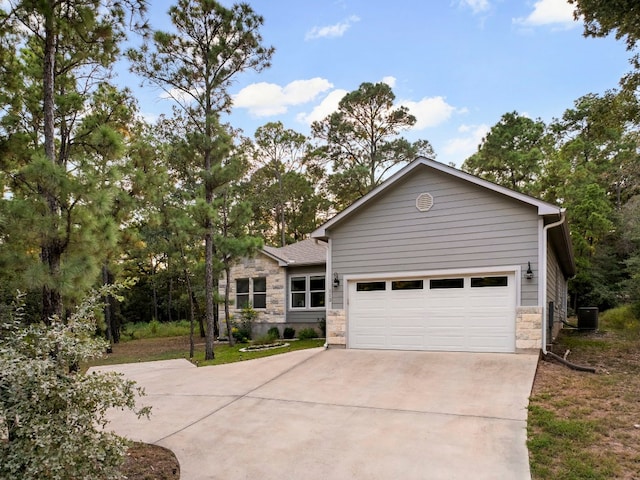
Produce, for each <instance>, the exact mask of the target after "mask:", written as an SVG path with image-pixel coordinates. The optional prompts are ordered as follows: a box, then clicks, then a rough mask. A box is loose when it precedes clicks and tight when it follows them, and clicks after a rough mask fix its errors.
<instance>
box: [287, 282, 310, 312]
mask: <svg viewBox="0 0 640 480" xmlns="http://www.w3.org/2000/svg"><path fill="white" fill-rule="evenodd" d="M306 292H307V277H291V308H305V307H306V306H307V304H306V299H307V293H306Z"/></svg>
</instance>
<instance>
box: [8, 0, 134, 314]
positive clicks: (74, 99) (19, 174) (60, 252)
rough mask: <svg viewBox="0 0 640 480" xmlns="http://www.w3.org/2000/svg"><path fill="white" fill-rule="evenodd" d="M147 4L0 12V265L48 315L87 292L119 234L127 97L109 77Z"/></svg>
mask: <svg viewBox="0 0 640 480" xmlns="http://www.w3.org/2000/svg"><path fill="white" fill-rule="evenodd" d="M7 7H10V8H7ZM5 9H6V10H5ZM144 11H145V2H144V1H142V0H131V1H108V0H73V1H65V2H33V1H26V0H25V1H15V2H11V3H10V4H6V3H4V4H3V6H2V7H1V8H0V17H1V18H2V22H1V24H0V29H1V32H0V33H1V35H0V37H1V38H2V42H0V57H2V58H5V57H6V58H7V59H9V58H11V60H10V61H8V62H6V63H4V62H3V66H2V68H0V99H2V114H1V117H0V151H1V155H0V156H1V157H2V162H0V170H1V171H2V177H1V180H0V182H2V183H3V186H4V187H5V196H4V198H3V201H2V202H1V203H2V205H0V209H1V210H2V214H4V215H6V218H7V219H9V220H10V221H9V223H8V224H6V225H5V227H6V228H7V230H6V232H5V233H6V234H7V237H6V238H5V239H3V242H2V248H1V250H2V251H0V256H1V257H2V258H1V259H0V262H7V263H8V264H10V265H12V266H13V268H15V269H16V270H17V271H16V273H15V274H13V275H11V280H15V281H16V285H15V286H16V287H18V288H21V289H23V290H27V289H29V290H40V292H41V300H42V319H43V320H44V321H45V322H47V321H48V319H49V317H50V316H51V315H53V314H59V315H62V313H63V311H64V309H65V308H67V307H72V306H73V305H74V304H75V302H77V301H79V300H80V298H81V297H82V296H83V294H84V293H85V292H86V291H87V290H88V289H89V288H91V287H92V285H93V283H94V282H95V281H96V279H97V278H99V277H98V276H99V273H100V267H101V262H102V261H103V260H104V259H105V256H106V253H107V252H110V251H111V250H112V249H113V247H114V244H115V241H116V240H117V237H118V235H117V230H118V224H117V221H116V219H114V218H113V209H114V205H115V203H116V199H117V198H120V199H123V198H125V196H120V195H119V191H118V184H119V182H120V180H121V175H122V171H121V165H119V160H121V159H122V158H123V157H124V156H125V149H126V146H127V140H128V137H130V132H133V131H134V130H135V129H134V128H133V127H134V123H135V122H134V120H133V118H134V116H135V103H134V102H133V101H132V99H131V95H130V92H128V91H127V90H124V91H119V90H118V89H116V88H115V87H113V86H112V85H110V84H109V76H110V68H111V66H112V65H113V63H114V62H115V61H116V60H117V58H118V55H119V44H120V43H121V42H122V41H123V40H124V39H125V37H126V34H127V32H128V28H129V27H132V26H133V25H134V23H135V22H134V21H132V22H129V19H131V20H133V19H134V18H138V16H139V15H142V14H143V13H144ZM138 27H141V26H140V25H138ZM7 194H9V195H7Z"/></svg>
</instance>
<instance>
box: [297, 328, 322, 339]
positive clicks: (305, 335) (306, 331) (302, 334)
mask: <svg viewBox="0 0 640 480" xmlns="http://www.w3.org/2000/svg"><path fill="white" fill-rule="evenodd" d="M311 338H318V332H316V330H315V329H314V328H311V327H309V328H303V329H302V330H300V331H299V332H298V339H299V340H309V339H311Z"/></svg>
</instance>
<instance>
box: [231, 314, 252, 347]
mask: <svg viewBox="0 0 640 480" xmlns="http://www.w3.org/2000/svg"><path fill="white" fill-rule="evenodd" d="M257 318H258V312H256V311H255V310H254V309H253V307H252V306H251V305H247V306H246V307H244V308H243V309H242V313H241V314H240V321H235V320H234V321H233V329H232V330H231V334H232V335H233V338H234V339H235V340H236V341H238V342H241V343H244V342H247V341H248V340H251V331H252V330H253V322H254V321H255V320H256V319H257Z"/></svg>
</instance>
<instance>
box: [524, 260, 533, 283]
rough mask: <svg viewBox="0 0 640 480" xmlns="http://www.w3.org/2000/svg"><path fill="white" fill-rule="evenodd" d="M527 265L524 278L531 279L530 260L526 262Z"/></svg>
mask: <svg viewBox="0 0 640 480" xmlns="http://www.w3.org/2000/svg"><path fill="white" fill-rule="evenodd" d="M527 263H528V264H529V266H528V267H527V273H525V274H524V278H526V279H527V280H531V279H532V278H533V270H531V262H527Z"/></svg>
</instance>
